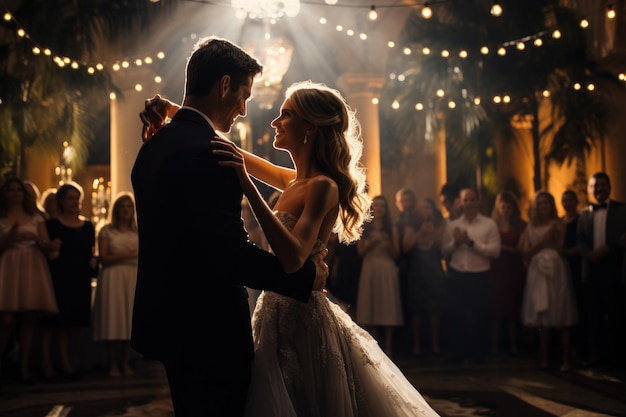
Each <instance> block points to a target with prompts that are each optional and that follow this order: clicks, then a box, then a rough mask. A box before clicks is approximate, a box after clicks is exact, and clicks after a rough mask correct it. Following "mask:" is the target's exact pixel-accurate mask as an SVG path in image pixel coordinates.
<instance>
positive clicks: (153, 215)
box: [131, 37, 328, 417]
mask: <svg viewBox="0 0 626 417" xmlns="http://www.w3.org/2000/svg"><path fill="white" fill-rule="evenodd" d="M261 71H262V66H261V65H260V64H259V63H258V62H257V61H256V60H255V59H253V58H252V57H250V56H249V55H248V54H247V53H245V52H244V51H243V50H241V49H240V48H239V47H237V46H236V45H234V44H232V43H231V42H229V41H226V40H224V39H220V38H215V37H211V38H205V39H203V40H201V41H200V42H199V43H198V44H197V45H196V46H195V48H194V51H193V53H192V55H191V56H190V58H189V61H188V63H187V69H186V86H185V97H184V101H183V107H182V108H181V109H180V110H179V111H178V112H177V113H176V114H175V116H174V117H173V118H172V120H171V122H170V123H167V124H165V125H163V126H162V127H161V128H160V129H159V131H158V132H156V134H154V136H152V133H153V132H152V131H151V129H152V128H151V125H150V123H148V122H147V121H146V118H145V115H142V119H143V120H144V124H145V126H144V132H143V134H144V140H146V139H149V140H147V141H146V142H145V143H144V145H143V147H142V148H141V150H140V151H139V154H138V156H137V159H136V161H135V165H134V167H133V172H132V183H133V188H134V192H135V198H136V206H137V219H138V226H139V267H138V276H137V290H136V295H135V304H134V312H133V328H132V338H131V342H132V346H133V348H134V349H135V350H137V351H138V352H139V353H141V354H143V355H144V356H145V357H147V358H151V359H156V360H159V361H161V362H163V365H164V367H165V370H166V373H167V377H168V382H169V386H170V393H171V396H172V402H173V404H174V411H175V414H176V417H190V416H193V417H195V416H198V417H200V416H202V417H206V416H219V417H229V416H241V415H242V414H243V409H244V406H245V401H246V395H247V390H248V385H249V381H250V366H251V360H252V356H253V344H252V332H251V326H250V313H249V308H248V300H247V292H246V289H245V288H244V287H243V285H246V286H249V287H252V288H257V289H268V290H272V291H276V292H279V293H282V294H285V295H289V296H292V297H294V298H296V299H299V300H301V301H303V302H306V301H307V300H308V298H309V295H310V292H311V290H312V289H316V290H321V289H322V287H323V285H324V284H325V281H326V277H327V276H328V267H327V265H326V264H325V263H324V262H323V260H322V258H323V256H325V255H326V253H325V252H322V253H321V254H320V255H319V256H318V257H317V258H316V259H315V262H313V261H308V262H307V263H306V264H305V265H304V266H303V268H302V269H301V270H299V271H297V272H295V273H293V274H286V273H285V272H284V271H283V269H282V268H281V266H280V264H279V262H278V260H277V258H276V257H274V256H273V255H271V254H269V253H268V252H265V251H263V250H261V249H259V248H257V247H256V246H254V245H253V244H252V243H250V242H249V241H248V236H247V233H246V231H245V229H244V226H243V221H242V219H241V201H242V197H243V195H242V191H241V187H240V185H239V182H238V181H237V177H236V174H235V171H234V170H233V169H231V168H228V167H222V166H220V165H218V163H217V159H216V157H215V156H214V155H213V152H212V151H213V149H212V146H211V143H210V142H211V139H212V138H213V137H214V136H215V134H216V131H220V132H228V131H229V130H230V128H231V126H232V124H233V122H234V120H235V119H236V118H237V117H238V116H245V114H246V107H247V106H246V103H247V100H248V99H249V98H250V93H251V88H252V82H253V78H254V77H255V76H256V75H257V74H259V73H261ZM149 101H150V100H148V101H147V104H146V108H148V102H149Z"/></svg>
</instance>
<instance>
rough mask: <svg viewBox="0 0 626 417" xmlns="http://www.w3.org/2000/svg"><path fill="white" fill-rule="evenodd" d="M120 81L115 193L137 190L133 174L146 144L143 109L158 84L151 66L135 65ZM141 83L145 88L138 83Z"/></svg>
mask: <svg viewBox="0 0 626 417" xmlns="http://www.w3.org/2000/svg"><path fill="white" fill-rule="evenodd" d="M116 75H117V77H116V79H115V83H116V85H117V86H118V87H119V89H120V90H121V91H122V94H123V97H117V98H115V99H112V100H111V196H112V197H113V198H115V196H116V195H117V194H118V193H119V192H122V191H130V192H132V191H133V187H132V184H131V182H130V174H131V171H132V169H133V164H134V163H135V158H136V157H137V152H139V149H140V148H141V145H142V140H141V127H142V124H141V120H140V119H139V112H140V111H141V110H143V108H144V101H145V100H146V99H147V98H149V97H152V96H153V95H155V94H156V93H157V92H158V90H157V88H158V84H155V83H154V81H153V78H154V74H153V73H152V71H151V70H150V69H148V68H145V69H144V68H141V69H138V68H133V69H128V70H123V72H122V73H120V74H116ZM137 84H141V85H142V87H143V89H142V91H136V90H135V86H136V85H137Z"/></svg>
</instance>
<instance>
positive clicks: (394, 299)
mask: <svg viewBox="0 0 626 417" xmlns="http://www.w3.org/2000/svg"><path fill="white" fill-rule="evenodd" d="M398 246H399V245H398V236H397V233H396V228H395V227H394V226H393V223H392V222H391V215H390V213H389V204H388V203H387V199H386V198H385V197H384V196H382V195H377V196H375V197H374V198H373V199H372V220H371V221H370V222H369V223H368V224H367V225H365V227H364V229H363V237H362V238H361V239H360V240H359V242H358V243H357V251H358V253H359V255H360V256H361V258H362V262H363V263H362V266H361V275H360V276H359V287H358V292H357V302H356V305H357V309H356V322H357V323H358V324H359V325H360V326H363V327H364V328H365V329H366V330H367V331H368V332H369V333H370V334H371V335H372V336H374V338H376V339H377V340H381V338H380V337H381V335H380V333H381V331H382V337H383V338H382V340H383V341H384V344H383V346H384V349H385V353H386V354H387V355H389V356H392V355H393V331H394V328H395V327H397V326H402V324H403V318H402V299H401V297H400V277H399V276H398V266H397V265H396V259H398V254H399V252H400V250H399V247H398Z"/></svg>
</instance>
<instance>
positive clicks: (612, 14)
mask: <svg viewBox="0 0 626 417" xmlns="http://www.w3.org/2000/svg"><path fill="white" fill-rule="evenodd" d="M606 17H608V18H609V19H615V10H613V5H612V4H609V5H608V6H607V7H606Z"/></svg>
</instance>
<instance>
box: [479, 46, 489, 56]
mask: <svg viewBox="0 0 626 417" xmlns="http://www.w3.org/2000/svg"><path fill="white" fill-rule="evenodd" d="M480 53H481V54H483V55H487V54H488V53H489V48H487V47H486V46H483V47H482V48H480Z"/></svg>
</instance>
